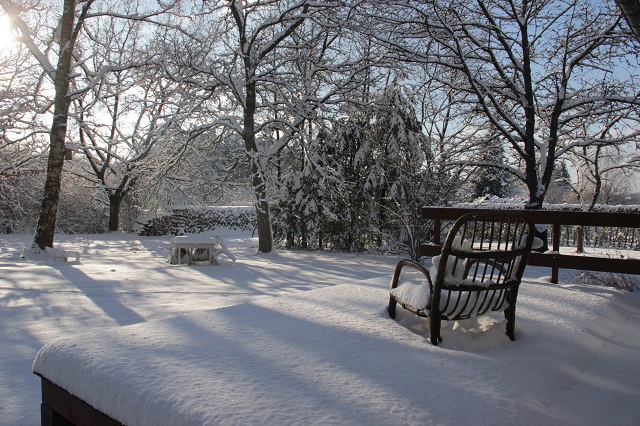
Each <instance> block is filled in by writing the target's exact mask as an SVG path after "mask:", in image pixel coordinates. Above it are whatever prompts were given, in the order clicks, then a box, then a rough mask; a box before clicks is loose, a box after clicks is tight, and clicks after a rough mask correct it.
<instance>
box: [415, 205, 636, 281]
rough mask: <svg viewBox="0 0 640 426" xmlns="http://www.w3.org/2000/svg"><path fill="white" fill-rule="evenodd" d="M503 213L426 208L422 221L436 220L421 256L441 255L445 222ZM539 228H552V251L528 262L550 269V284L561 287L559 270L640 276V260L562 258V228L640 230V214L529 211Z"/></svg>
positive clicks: (570, 256) (579, 256) (569, 256)
mask: <svg viewBox="0 0 640 426" xmlns="http://www.w3.org/2000/svg"><path fill="white" fill-rule="evenodd" d="M478 210H482V211H487V210H488V211H495V212H504V209H471V208H455V207H423V208H422V218H423V219H427V220H433V235H434V239H433V243H432V244H423V245H421V246H420V255H422V256H435V255H437V254H439V253H440V249H441V247H442V243H441V240H440V238H441V237H440V234H441V229H442V221H448V220H455V219H457V218H459V217H460V216H462V215H463V214H465V213H469V212H473V211H478ZM526 213H527V214H528V215H529V216H531V218H532V219H533V221H534V222H535V223H537V224H547V225H552V226H553V228H552V234H551V235H552V238H551V240H552V249H551V251H549V252H545V253H537V252H533V253H531V255H530V256H529V260H528V262H527V264H528V265H532V266H546V267H550V268H551V282H553V283H558V272H559V269H561V268H562V269H579V270H589V271H599V272H619V273H624V274H640V259H630V258H624V259H620V258H612V257H601V256H592V255H589V256H585V255H572V254H560V234H561V227H562V226H568V225H582V226H596V227H607V226H609V227H618V228H640V213H613V212H612V213H609V212H606V213H605V212H576V211H559V210H527V211H526Z"/></svg>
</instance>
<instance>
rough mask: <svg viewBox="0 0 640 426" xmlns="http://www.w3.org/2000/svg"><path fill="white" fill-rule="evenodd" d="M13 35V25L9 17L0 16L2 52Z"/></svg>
mask: <svg viewBox="0 0 640 426" xmlns="http://www.w3.org/2000/svg"><path fill="white" fill-rule="evenodd" d="M12 38H13V34H12V33H11V23H10V22H9V17H8V16H7V15H0V50H4V48H5V47H6V46H7V45H8V44H9V42H10V41H11V39H12Z"/></svg>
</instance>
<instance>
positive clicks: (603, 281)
mask: <svg viewBox="0 0 640 426" xmlns="http://www.w3.org/2000/svg"><path fill="white" fill-rule="evenodd" d="M575 282H576V283H578V284H589V285H597V286H601V287H613V288H617V289H620V290H626V291H630V292H631V293H634V292H636V291H640V277H639V276H638V275H628V274H618V273H613V272H592V271H584V272H582V273H580V274H579V275H578V276H577V277H576V278H575Z"/></svg>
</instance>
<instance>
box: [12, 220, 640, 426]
mask: <svg viewBox="0 0 640 426" xmlns="http://www.w3.org/2000/svg"><path fill="white" fill-rule="evenodd" d="M222 236H223V237H225V238H226V240H227V242H228V247H229V249H230V250H231V251H232V252H233V254H234V255H235V256H236V257H237V261H236V262H232V261H231V260H230V259H228V258H226V257H225V256H221V264H220V265H219V266H184V265H183V266H178V265H170V264H168V263H167V262H166V258H167V257H168V255H169V241H170V237H137V236H133V235H125V234H111V235H82V236H71V235H59V236H57V246H56V247H58V248H61V249H66V250H72V251H78V252H80V254H81V258H80V261H79V262H75V261H72V262H68V263H63V262H61V261H60V260H56V261H54V260H53V257H52V256H51V255H49V254H47V253H41V254H39V255H35V256H34V255H30V254H28V253H27V255H26V258H22V257H21V253H22V252H24V249H25V248H26V247H27V246H28V245H29V244H30V241H31V236H28V235H3V236H0V354H1V355H0V359H1V360H2V362H1V363H0V425H16V426H18V425H20V426H22V425H35V424H38V423H39V420H40V414H39V413H40V409H39V404H40V383H39V378H38V377H37V376H35V375H34V374H33V373H32V364H33V361H34V359H35V358H36V355H37V353H38V351H39V350H40V349H41V348H42V347H43V346H45V345H47V344H50V345H51V346H49V347H50V348H51V350H52V351H53V352H56V353H57V354H58V360H61V361H62V364H61V365H60V366H59V367H58V368H56V371H57V373H55V372H50V373H52V374H58V375H59V380H61V381H65V380H74V379H78V378H83V377H85V378H86V375H87V374H90V370H91V369H85V368H81V367H82V364H81V363H82V362H83V361H93V360H95V359H99V356H105V354H106V355H107V356H108V354H109V353H110V352H112V353H113V355H114V358H115V360H114V361H113V366H116V367H118V368H121V369H123V371H125V372H126V371H128V369H132V370H136V369H139V370H140V371H144V372H145V373H144V375H143V376H144V377H145V379H144V380H149V378H152V379H153V380H158V382H156V383H155V384H156V386H149V385H148V383H145V382H143V381H141V380H142V379H140V380H137V379H136V377H131V376H128V377H129V378H128V379H126V380H125V381H124V382H122V380H120V379H118V380H112V381H109V380H106V379H105V380H104V381H103V382H96V383H95V386H86V381H85V384H84V385H78V389H79V391H80V392H81V393H83V395H82V396H83V397H84V398H86V399H91V398H98V399H99V400H102V401H98V402H96V405H99V404H107V406H111V407H117V408H116V411H117V412H116V413H112V414H114V416H121V419H122V420H126V421H128V422H130V423H132V424H133V423H135V422H136V421H139V420H142V419H146V421H147V423H146V424H154V425H155V424H159V423H158V422H160V420H161V421H162V422H164V424H187V422H191V423H188V424H204V423H205V422H206V421H210V422H211V424H248V423H253V424H279V425H280V424H323V425H326V424H376V425H384V424H394V425H395V424H406V423H409V424H436V425H461V424H471V423H473V424H481V425H482V424H491V425H496V424H505V425H507V424H509V425H511V424H531V425H537V424H546V425H556V424H557V425H560V424H562V425H602V424H607V425H637V424H640V404H639V403H638V402H640V368H639V365H638V364H639V362H640V297H638V296H637V295H635V294H630V293H624V292H621V291H617V290H612V289H606V288H600V287H590V286H583V285H574V284H562V285H552V284H549V283H548V279H547V278H546V277H545V276H546V275H549V273H550V272H549V270H547V269H545V268H535V267H528V268H527V270H526V272H525V276H526V279H525V281H524V283H523V285H522V286H521V290H520V295H519V299H518V313H517V321H516V339H517V340H516V341H515V342H511V341H509V340H508V338H507V337H506V336H505V335H504V323H503V322H502V319H501V318H500V317H494V318H491V317H489V318H486V319H485V318H483V319H482V320H481V321H477V322H476V323H472V322H466V323H460V324H448V325H447V326H446V327H445V328H444V330H443V338H444V341H443V343H442V344H441V346H439V347H433V346H432V345H431V344H430V343H429V341H428V340H427V337H428V327H427V321H426V320H424V319H420V318H417V317H414V316H413V315H411V314H408V313H406V312H403V311H401V310H400V312H399V316H398V321H394V320H391V319H389V318H388V316H387V314H386V310H385V308H386V303H387V298H388V296H387V294H388V293H387V292H388V285H389V280H390V278H391V274H392V272H393V267H394V265H395V262H396V261H397V260H398V259H397V258H393V257H377V256H370V255H366V256H365V255H361V256H357V255H349V254H327V253H317V252H306V251H295V252H289V251H279V252H277V253H271V254H268V255H256V254H255V253H256V247H257V241H256V240H255V239H254V238H251V236H250V235H246V234H245V235H242V234H238V233H234V232H229V233H222ZM203 337H208V340H203ZM61 339H71V340H68V341H67V343H65V344H61V343H60V342H61V341H62V340H61ZM56 342H57V343H56ZM87 342H95V343H96V344H95V346H94V347H93V348H92V349H91V350H89V351H87V352H83V351H82V350H73V349H74V348H77V347H81V346H83V345H84V344H85V343H87ZM74 345H75V346H74ZM70 349H71V350H70ZM174 349H175V350H176V351H178V352H179V351H183V352H184V351H187V352H189V353H190V355H189V356H188V357H187V358H186V359H179V360H178V359H176V358H175V357H170V356H166V354H167V353H168V352H169V351H173V350H174ZM65 351H66V352H65ZM75 356H77V357H78V359H77V361H78V362H79V364H76V366H77V370H76V371H75V372H73V371H70V369H69V366H68V365H67V361H68V362H69V363H71V361H70V360H72V359H73V358H74V357H75ZM94 356H95V357H96V358H93V357H94ZM83 357H84V358H83ZM150 367H154V368H155V369H156V370H158V371H162V374H158V375H157V376H156V377H153V372H152V371H150V370H151V369H150ZM160 367H162V368H160ZM47 368H51V366H49V367H47ZM163 377H164V378H163ZM175 380H179V381H180V382H179V384H180V385H179V386H176V385H175V383H176V382H175ZM171 381H174V382H173V384H172V383H171ZM118 383H124V384H125V385H124V386H123V387H122V386H121V387H120V388H118ZM83 386H84V388H83ZM196 389H205V391H204V392H198V391H197V390H196ZM211 389H214V390H215V391H214V392H210V390H211ZM114 392H115V393H114ZM187 399H190V402H189V403H188V404H187V403H186V401H187ZM131 401H134V402H135V404H132V403H131ZM140 401H146V402H144V404H142V405H140V404H139V402H140ZM145 404H146V405H145ZM133 407H138V408H133ZM145 407H146V408H145ZM144 416H147V417H144ZM154 416H155V417H154Z"/></svg>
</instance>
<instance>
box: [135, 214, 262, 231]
mask: <svg viewBox="0 0 640 426" xmlns="http://www.w3.org/2000/svg"><path fill="white" fill-rule="evenodd" d="M136 223H137V225H138V229H139V230H138V234H139V235H141V236H159V235H183V234H199V233H202V232H205V231H212V230H214V229H216V228H230V229H240V230H247V231H248V230H253V229H255V226H256V217H255V212H254V211H253V208H251V207H204V208H197V207H178V208H172V209H171V210H170V211H168V212H164V213H161V214H160V215H158V216H151V217H149V216H145V217H141V218H139V219H138V220H136Z"/></svg>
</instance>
